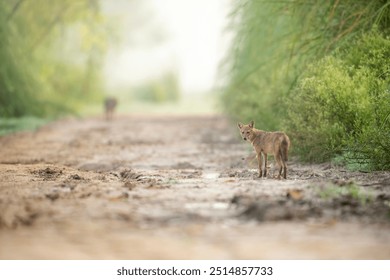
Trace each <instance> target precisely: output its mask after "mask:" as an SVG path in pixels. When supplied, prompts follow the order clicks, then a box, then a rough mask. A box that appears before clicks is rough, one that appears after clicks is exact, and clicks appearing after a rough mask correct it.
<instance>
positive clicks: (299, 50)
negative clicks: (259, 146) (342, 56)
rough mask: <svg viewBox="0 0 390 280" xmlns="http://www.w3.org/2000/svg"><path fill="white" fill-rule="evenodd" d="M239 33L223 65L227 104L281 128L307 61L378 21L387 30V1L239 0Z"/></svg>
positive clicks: (234, 23) (239, 114)
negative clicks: (285, 100)
mask: <svg viewBox="0 0 390 280" xmlns="http://www.w3.org/2000/svg"><path fill="white" fill-rule="evenodd" d="M233 6H234V7H233V9H232V12H231V15H230V18H231V24H230V28H231V29H232V30H233V32H234V34H235V38H234V40H233V44H232V47H231V49H230V52H229V54H228V59H227V61H228V62H227V63H226V64H225V65H224V67H225V69H226V72H227V73H228V77H229V81H230V82H229V84H228V85H227V87H226V88H225V91H224V93H223V96H222V102H223V107H224V108H225V110H226V112H227V113H228V114H230V115H231V116H232V118H233V119H240V120H249V119H251V118H254V119H255V120H256V123H258V124H259V125H260V126H261V127H262V128H265V129H277V128H279V127H280V125H281V122H282V120H283V119H284V118H285V117H286V107H285V106H284V104H283V102H282V100H283V98H284V97H285V96H289V95H290V94H291V92H292V89H293V88H294V86H295V85H296V83H297V81H298V79H299V77H300V75H301V74H302V72H303V71H304V70H305V69H306V64H307V63H309V62H312V61H315V60H318V59H320V58H321V57H323V56H324V55H326V54H330V53H331V52H332V51H333V50H334V49H336V48H338V47H341V46H343V45H345V44H348V42H349V41H350V40H351V39H353V38H355V37H356V36H360V34H362V33H363V32H365V31H368V30H370V29H371V28H372V26H373V25H377V26H378V29H379V30H381V31H384V32H385V31H386V32H388V30H389V26H390V15H389V8H390V7H389V6H390V4H389V3H388V1H382V0H374V1H366V0H331V1H320V0H315V1H304V0H290V1H261V0H241V1H235V2H234V4H233Z"/></svg>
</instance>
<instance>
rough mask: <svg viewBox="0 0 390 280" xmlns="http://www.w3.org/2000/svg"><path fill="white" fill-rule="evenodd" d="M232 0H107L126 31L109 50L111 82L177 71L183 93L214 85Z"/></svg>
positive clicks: (115, 84) (121, 83)
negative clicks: (115, 45)
mask: <svg viewBox="0 0 390 280" xmlns="http://www.w3.org/2000/svg"><path fill="white" fill-rule="evenodd" d="M134 2H138V3H141V2H142V5H138V4H135V5H134ZM229 3H230V0H146V1H145V0H143V1H141V0H120V1H117V0H116V1H106V0H103V4H104V5H103V10H104V11H105V12H106V13H107V14H109V15H111V16H113V17H114V19H117V22H118V24H119V26H120V28H119V30H120V35H121V37H122V40H121V41H120V44H119V46H117V47H116V48H115V49H110V51H109V52H108V55H107V59H106V67H105V73H106V76H107V86H108V88H109V89H110V90H115V89H116V88H120V87H126V86H132V85H137V84H140V83H142V82H144V81H147V80H148V79H152V78H154V77H158V76H160V75H162V73H164V72H166V71H174V72H175V73H176V74H177V75H178V77H179V80H180V85H181V88H182V90H183V93H193V92H200V91H207V90H210V89H211V88H212V87H213V86H214V85H215V79H216V77H217V70H218V64H219V61H220V59H221V58H222V57H223V56H224V54H225V51H226V50H227V48H228V42H229V39H228V35H227V34H226V33H225V32H224V30H225V28H226V25H227V22H226V15H227V13H228V12H229ZM137 13H138V14H137Z"/></svg>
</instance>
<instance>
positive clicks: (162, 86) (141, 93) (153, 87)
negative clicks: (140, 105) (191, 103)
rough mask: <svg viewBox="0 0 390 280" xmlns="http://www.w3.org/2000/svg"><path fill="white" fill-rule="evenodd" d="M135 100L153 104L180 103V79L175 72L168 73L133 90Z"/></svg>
mask: <svg viewBox="0 0 390 280" xmlns="http://www.w3.org/2000/svg"><path fill="white" fill-rule="evenodd" d="M132 94H133V96H134V98H135V99H138V100H141V101H147V102H152V103H163V102H167V101H178V100H179V98H180V89H179V84H178V77H177V75H176V74H175V73H173V72H168V73H166V74H165V75H163V76H162V77H161V78H158V79H155V80H152V81H150V82H147V83H146V84H144V85H142V86H140V87H137V88H135V89H133V90H132Z"/></svg>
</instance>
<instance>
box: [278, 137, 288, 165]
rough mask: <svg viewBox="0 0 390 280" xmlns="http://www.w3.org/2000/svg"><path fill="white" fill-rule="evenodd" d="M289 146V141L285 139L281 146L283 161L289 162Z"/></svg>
mask: <svg viewBox="0 0 390 280" xmlns="http://www.w3.org/2000/svg"><path fill="white" fill-rule="evenodd" d="M288 146H289V145H288V141H287V140H286V139H283V140H282V143H281V145H280V155H281V156H282V159H283V161H288Z"/></svg>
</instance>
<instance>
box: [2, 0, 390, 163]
mask: <svg viewBox="0 0 390 280" xmlns="http://www.w3.org/2000/svg"><path fill="white" fill-rule="evenodd" d="M0 25H1V28H0V42H1V43H0V61H1V63H0V117H1V119H0V131H1V133H5V132H7V131H10V130H12V129H14V128H17V127H25V126H26V127H32V126H34V125H39V124H41V123H42V122H45V121H47V120H48V119H52V118H57V117H59V116H64V115H66V114H70V113H72V114H78V115H81V116H85V115H96V114H101V113H102V112H103V106H102V104H103V100H104V99H105V98H106V97H107V96H115V97H116V98H117V99H118V100H119V106H118V108H117V109H118V110H117V111H119V113H137V112H142V113H194V114H195V113H197V114H205V113H212V112H215V111H216V108H217V109H218V112H222V113H224V114H226V115H227V116H229V118H230V119H232V120H234V121H236V120H240V121H242V122H248V121H249V120H251V119H254V120H255V122H256V125H257V127H261V128H262V129H265V130H281V129H283V130H285V131H287V132H288V133H289V134H290V135H291V137H292V138H293V139H294V143H295V144H294V147H295V148H294V153H295V154H297V155H299V157H300V159H302V160H306V161H328V160H333V161H335V162H338V163H340V164H346V165H348V166H350V167H351V168H358V169H362V168H365V169H369V170H373V169H375V170H377V169H389V168H390V140H389V139H390V70H389V69H390V43H389V36H390V2H389V1H388V0H371V1H367V0H330V1H319V0H318V1H317V0H314V1H313V0H310V1H305V0H303V1H302V0H289V1H259V0H235V1H229V0H218V1H207V0H186V1H180V0H164V1H158V0H143V1H140V0H116V1H109V0H63V1H47V0H35V1H32V0H7V1H6V0H0ZM216 104H217V106H216Z"/></svg>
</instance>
